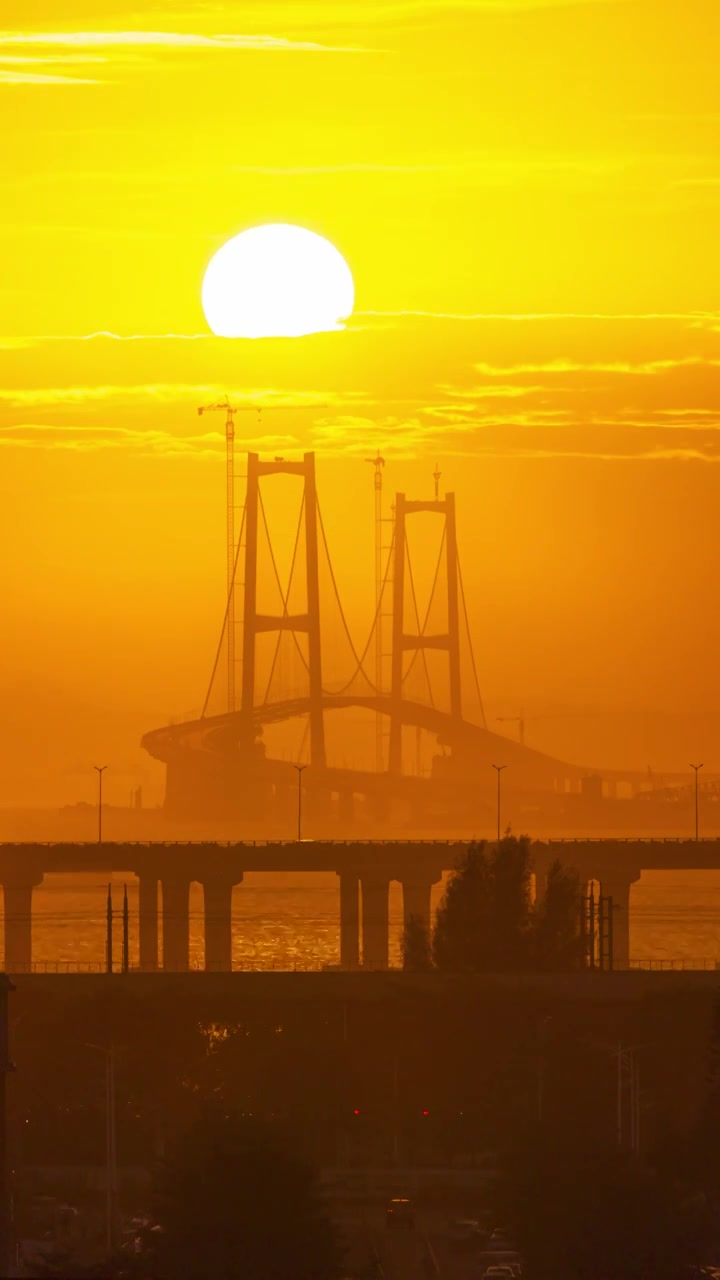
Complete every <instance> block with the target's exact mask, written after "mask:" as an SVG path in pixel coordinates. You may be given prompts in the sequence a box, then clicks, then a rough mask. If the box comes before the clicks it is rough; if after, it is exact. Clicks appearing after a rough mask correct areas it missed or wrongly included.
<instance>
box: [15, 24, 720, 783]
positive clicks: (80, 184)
mask: <svg viewBox="0 0 720 1280" xmlns="http://www.w3.org/2000/svg"><path fill="white" fill-rule="evenodd" d="M660 11H661V15H662V16H660ZM5 21H6V24H7V28H8V29H7V30H6V31H5V32H4V33H2V34H1V35H0V110H1V111H2V113H3V117H4V124H3V139H4V141H3V155H2V158H1V160H0V167H1V170H2V181H3V184H4V191H5V199H4V201H3V207H2V212H1V214H0V229H1V233H2V245H3V271H2V282H1V285H0V292H1V295H2V302H3V306H2V309H1V311H0V382H1V385H2V390H1V391H0V447H1V448H2V454H1V458H2V465H1V468H0V512H1V514H0V521H2V530H3V542H4V546H5V554H4V555H3V557H2V561H1V562H0V588H1V590H2V597H3V603H4V616H5V619H6V621H5V627H4V637H3V641H4V643H3V649H4V662H3V666H2V677H1V683H0V694H1V696H2V700H3V707H4V715H3V732H2V734H1V735H0V804H1V805H3V806H5V807H8V806H18V805H23V806H29V805H33V806H35V805H38V806H44V805H58V804H64V803H73V802H75V801H77V800H92V799H94V795H95V785H96V778H95V776H94V775H93V773H92V769H91V765H92V763H93V761H94V760H95V759H96V758H98V759H99V757H100V756H102V758H103V760H105V759H108V760H111V761H112V762H113V768H112V769H111V770H110V771H109V772H108V775H107V797H108V799H109V800H110V802H112V803H123V804H124V803H127V798H128V795H129V791H130V788H131V787H134V786H136V785H138V784H139V783H142V784H143V786H144V789H145V794H146V797H147V800H148V801H149V802H150V803H159V802H160V801H161V799H162V793H163V775H162V770H161V768H160V766H159V765H158V764H157V763H156V762H153V761H151V760H150V759H149V757H148V756H147V755H146V753H144V752H143V751H142V750H141V748H140V745H139V743H140V738H141V736H142V734H143V733H145V732H146V731H148V730H149V729H152V728H153V727H154V726H156V725H158V724H162V723H164V722H166V721H167V720H168V719H170V718H177V719H183V718H186V717H187V716H188V715H189V714H190V713H191V712H192V713H193V714H197V713H198V711H199V709H200V707H201V706H202V701H203V698H204V695H205V691H206V688H207V682H208V678H209V673H210V668H211V664H212V658H213V655H214V652H215V646H216V643H217V637H218V631H219V626H220V622H221V619H222V613H223V608H224V603H225V583H224V518H225V512H224V448H225V445H224V436H223V428H222V419H221V418H219V417H216V418H209V417H208V418H203V419H198V417H197V415H196V408H197V406H198V405H200V404H203V403H208V402H210V401H212V400H215V399H221V398H222V397H223V396H224V395H225V394H226V393H227V394H229V395H230V396H231V397H233V398H234V399H236V400H238V401H241V400H246V402H247V403H249V404H262V405H264V406H267V411H265V412H264V413H263V415H262V419H261V420H260V421H259V422H258V420H257V417H256V415H255V414H253V413H247V414H241V415H239V418H238V421H237V425H236V429H237V433H238V435H237V438H238V447H239V449H242V448H244V447H249V448H251V449H255V450H258V451H260V452H261V453H265V454H269V455H271V456H274V455H276V454H281V455H285V454H291V455H293V456H297V454H298V452H299V451H304V450H315V451H316V452H317V470H318V489H319V493H320V498H321V505H322V510H323V517H324V520H325V523H326V526H327V527H328V530H329V531H330V539H331V543H332V552H333V559H334V567H335V571H336V574H337V578H338V582H339V585H340V589H341V593H342V596H343V600H344V602H345V604H346V607H347V611H348V621H349V624H350V627H351V629H352V631H353V634H354V637H355V640H356V643H362V642H363V641H364V638H365V636H366V634H367V629H368V622H369V619H370V618H371V616H372V610H373V599H374V596H373V591H374V579H373V506H372V502H373V496H372V473H371V469H370V468H369V467H368V466H367V464H366V462H365V459H366V458H368V457H372V456H373V455H374V454H375V452H376V450H377V449H378V448H379V449H380V450H381V451H382V453H383V455H384V457H385V458H386V462H387V465H386V469H385V495H386V500H387V503H388V507H389V503H390V501H391V499H392V495H393V494H394V493H395V492H396V491H404V492H407V493H408V495H409V496H413V497H422V496H427V497H431V496H432V491H433V490H432V485H433V481H432V472H433V470H434V468H435V466H436V464H439V467H440V470H441V471H442V477H443V478H442V487H443V491H445V490H453V491H454V492H455V494H456V499H457V507H458V523H459V541H460V552H461V559H462V565H463V574H464V580H465V585H466V590H467V593H468V606H469V611H470V616H471V621H472V624H473V632H474V638H475V647H476V655H477V660H478V666H479V677H480V684H481V688H482V693H483V696H484V699H485V704H486V710H487V716H488V724H489V726H490V727H491V728H500V727H502V726H498V725H497V724H496V723H495V717H497V716H500V715H507V716H513V715H519V714H521V713H524V714H525V715H526V716H527V717H528V724H527V741H528V743H529V744H530V745H533V746H535V747H538V748H540V749H542V750H546V751H548V752H551V753H552V754H555V755H558V756H560V757H562V758H563V759H566V760H569V761H571V762H575V763H579V764H589V765H593V766H599V767H608V768H613V767H614V768H633V769H645V768H646V767H647V766H648V765H650V766H652V768H653V769H657V770H663V769H668V770H671V769H673V770H683V769H687V762H688V760H689V759H704V761H705V767H706V770H708V771H711V770H712V769H717V767H718V766H720V758H719V757H718V751H717V745H716V743H717V728H718V712H720V694H719V692H718V688H717V683H718V681H717V673H716V665H717V664H716V660H715V655H716V653H717V651H718V644H719V642H720V624H719V623H718V613H717V610H716V608H715V607H714V598H715V585H714V579H715V570H714V558H713V555H712V549H713V545H714V539H715V537H716V535H717V524H718V514H717V513H718V501H717V469H716V464H717V462H718V459H719V458H720V452H719V451H718V446H717V427H718V416H717V415H718V401H719V390H718V387H719V383H718V369H719V368H720V312H719V311H718V292H719V284H720V281H719V280H718V275H719V267H720V257H719V255H718V249H717V216H718V192H719V191H720V170H718V162H717V154H718V149H717V122H718V119H720V88H719V87H718V83H717V75H716V65H715V62H716V59H715V48H716V47H717V46H716V37H717V36H718V35H719V34H720V32H719V31H718V27H719V26H720V14H718V11H717V7H716V6H715V5H714V4H712V2H711V0H688V3H686V4H685V5H683V6H682V7H679V6H677V5H673V4H670V3H665V4H662V5H661V6H660V8H659V6H658V3H657V0H652V3H644V2H642V0H641V2H638V3H635V2H632V0H617V2H616V3H597V4H596V3H568V4H564V5H550V4H543V3H532V2H529V0H526V2H525V3H521V2H520V0H518V3H503V2H502V0H497V2H495V3H483V2H482V0H478V3H465V4H462V5H458V6H456V7H452V6H449V5H447V4H442V3H437V4H433V3H431V2H428V3H422V4H421V3H410V2H408V3H403V2H402V0H399V2H398V3H396V4H392V5H384V4H378V5H374V6H369V5H356V4H354V3H346V4H335V3H332V4H331V3H329V2H328V3H324V2H323V0H314V2H313V3H303V2H300V3H297V4H288V3H281V2H276V0H269V2H267V3H263V5H262V6H256V7H253V6H243V8H242V11H241V10H240V9H239V8H238V7H237V6H233V5H229V4H228V5H214V6H207V5H201V6H196V5H192V6H191V5H188V6H183V5H182V3H176V4H173V5H172V6H169V5H165V4H160V5H155V6H152V7H149V6H148V7H146V8H145V9H144V10H143V13H142V14H141V15H140V16H139V15H138V14H137V13H133V12H131V11H130V10H129V9H123V8H122V6H120V5H118V4H112V5H111V4H108V3H103V4H100V3H99V2H98V3H93V2H92V0H86V2H85V3H83V4H79V3H78V4H76V5H74V6H73V15H72V21H70V20H69V19H68V21H67V22H63V21H61V19H60V17H59V15H58V10H57V6H56V5H52V4H50V3H49V0H45V2H43V0H32V2H31V3H28V2H26V3H23V4H22V6H21V5H19V4H17V5H14V6H12V5H11V11H10V12H9V13H7V14H6V18H5ZM268 221H289V222H293V223H297V224H298V225H302V226H306V227H308V228H310V229H312V230H315V231H317V232H318V233H320V234H322V235H324V236H326V237H327V238H328V239H330V241H331V242H332V243H333V244H335V245H336V246H337V248H338V249H339V250H340V252H341V253H342V254H343V256H344V257H345V258H346V260H347V262H348V263H349V264H350V267H351V269H352V272H353V276H354V279H355V284H356V311H355V314H354V316H353V318H352V319H351V320H350V322H349V324H348V326H347V330H346V331H345V332H344V333H332V334H322V335H317V336H315V337H306V338H303V339H301V340H275V341H256V342H253V343H244V342H242V341H224V340H220V339H216V338H213V337H211V336H209V334H208V332H207V327H206V324H205V321H204V317H203V314H202V308H201V300H200V285H201V281H202V277H203V273H204V270H205V268H206V266H207V263H208V261H209V259H210V257H211V256H212V254H213V253H214V252H215V250H216V249H217V248H218V247H219V246H220V245H221V244H222V243H223V242H224V241H225V240H226V239H228V238H229V237H230V236H232V235H234V234H236V233H237V232H238V231H239V230H242V229H243V228H244V227H247V226H252V225H256V224H260V223H263V222H268ZM303 402H304V403H306V404H308V405H317V404H324V405H327V408H324V409H322V410H319V409H317V408H312V409H311V408H308V409H306V410H304V411H303V410H298V409H293V411H292V412H291V413H290V412H288V413H286V414H284V413H283V411H282V407H281V406H282V404H283V403H287V404H292V405H298V404H302V403H303ZM273 406H274V407H273ZM270 409H271V410H272V411H270ZM275 518H276V520H277V528H278V540H279V542H280V543H282V544H284V543H285V542H287V541H290V542H291V540H292V532H293V529H294V521H295V520H296V512H295V508H294V507H293V506H292V505H291V504H290V503H288V504H287V505H286V506H285V505H283V503H282V502H280V503H278V504H276V510H275ZM283 554H285V553H283ZM288 554H289V552H288ZM334 635H337V651H335V650H334V647H333V644H334V641H333V638H332V637H333V636H334ZM344 655H345V650H344V649H342V648H341V639H340V631H339V627H338V626H337V621H336V622H335V630H334V631H331V632H330V633H328V632H327V631H326V635H325V638H324V662H325V668H326V671H327V672H328V675H329V677H332V676H333V674H334V673H337V674H339V675H341V674H342V669H343V667H344V663H345V656H344ZM468 712H469V714H472V707H471V706H469V707H468ZM532 716H536V717H537V719H536V720H532V722H531V720H530V717H532ZM504 728H505V731H506V732H507V733H508V736H512V735H514V733H515V727H514V726H513V725H511V724H508V725H506V726H504ZM346 732H347V741H346V742H345V743H343V741H342V738H341V740H340V741H339V744H338V747H337V749H338V752H339V753H341V754H342V753H343V752H344V753H345V754H346V755H347V754H348V753H349V752H350V751H351V748H352V742H351V739H352V729H351V728H348V730H347V731H346ZM288 750H289V748H288Z"/></svg>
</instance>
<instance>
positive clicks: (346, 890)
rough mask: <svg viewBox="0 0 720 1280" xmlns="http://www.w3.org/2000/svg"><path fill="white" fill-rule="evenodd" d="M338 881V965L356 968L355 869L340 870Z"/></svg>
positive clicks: (358, 923) (357, 910)
mask: <svg viewBox="0 0 720 1280" xmlns="http://www.w3.org/2000/svg"><path fill="white" fill-rule="evenodd" d="M338 879H339V881H340V967H341V968H342V969H357V967H358V965H359V964H360V901H359V885H360V882H359V879H358V876H357V872H355V871H341V872H340V873H339V875H338Z"/></svg>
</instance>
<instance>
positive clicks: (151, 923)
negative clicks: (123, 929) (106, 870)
mask: <svg viewBox="0 0 720 1280" xmlns="http://www.w3.org/2000/svg"><path fill="white" fill-rule="evenodd" d="M138 897H139V910H138V916H139V920H138V927H139V944H140V968H141V969H142V970H143V972H144V973H155V972H156V970H157V968H158V950H159V939H158V922H159V917H158V878H157V873H155V874H154V875H153V874H151V873H150V872H146V873H144V874H141V875H139V876H138Z"/></svg>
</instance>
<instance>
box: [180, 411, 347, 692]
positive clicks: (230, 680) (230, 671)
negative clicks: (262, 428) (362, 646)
mask: <svg viewBox="0 0 720 1280" xmlns="http://www.w3.org/2000/svg"><path fill="white" fill-rule="evenodd" d="M326 408H327V405H324V404H278V405H257V404H237V405H233V404H231V403H230V400H229V398H228V396H226V397H225V399H224V400H221V401H219V402H218V403H217V404H205V405H201V407H200V408H199V409H198V415H199V416H200V417H202V415H203V414H204V413H224V414H225V453H226V504H227V510H226V515H225V520H226V526H225V527H226V534H225V544H226V545H225V549H226V563H227V614H226V627H227V709H228V711H230V712H233V711H235V709H236V708H235V555H236V551H237V548H236V545H235V414H236V413H255V414H257V420H258V426H259V425H260V423H261V422H262V413H263V409H283V410H286V409H326Z"/></svg>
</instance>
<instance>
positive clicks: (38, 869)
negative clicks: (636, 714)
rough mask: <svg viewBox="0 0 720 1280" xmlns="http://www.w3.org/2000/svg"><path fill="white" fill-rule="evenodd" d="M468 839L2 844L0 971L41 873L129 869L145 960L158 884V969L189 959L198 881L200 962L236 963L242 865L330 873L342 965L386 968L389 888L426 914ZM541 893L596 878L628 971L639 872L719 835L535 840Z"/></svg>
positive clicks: (705, 865)
mask: <svg viewBox="0 0 720 1280" xmlns="http://www.w3.org/2000/svg"><path fill="white" fill-rule="evenodd" d="M470 843H471V842H470V841H442V840H408V841H403V840H387V841H380V840H363V841H352V840H348V841H321V840H303V841H282V842H270V841H268V842H266V843H262V842H260V841H253V842H238V843H227V844H220V843H210V842H206V841H188V842H187V843H179V842H176V843H166V842H147V843H111V842H103V843H102V844H98V843H93V844H91V843H88V844H76V843H73V844H69V843H68V844H38V843H30V842H27V843H18V844H0V884H2V886H3V906H4V917H5V970H6V972H9V973H23V972H28V971H29V970H30V969H31V966H32V897H33V889H34V888H35V887H36V886H37V885H39V884H41V883H42V881H43V878H44V876H45V875H46V874H54V873H59V872H66V873H67V872H105V873H111V872H114V871H117V872H126V873H132V874H134V875H136V876H137V878H138V887H139V944H140V947H139V950H140V968H141V969H142V970H144V971H146V972H152V971H155V970H157V969H158V968H159V946H158V924H159V895H158V886H159V885H161V886H162V921H163V968H164V969H165V970H166V971H168V970H169V971H172V972H182V971H184V970H186V969H187V968H188V966H189V936H190V921H189V896H190V884H191V883H192V882H195V881H197V882H198V883H200V884H201V885H202V886H203V892H204V915H205V967H206V969H208V970H213V971H219V972H226V971H229V970H231V969H232V913H231V905H232V891H233V887H234V886H235V885H239V884H241V883H242V879H243V875H244V873H245V872H246V871H248V872H249V871H252V872H262V871H273V872H285V873H288V874H290V873H292V872H311V871H315V872H318V871H324V872H334V873H335V874H336V875H337V876H338V881H339V888H340V895H339V896H340V964H341V967H342V968H343V969H350V970H352V969H357V968H359V967H360V941H361V937H362V967H363V968H365V969H386V968H387V966H388V887H389V884H390V881H391V880H397V881H399V882H400V884H401V885H402V889H403V906H404V916H405V921H406V923H407V921H408V920H409V918H410V917H411V916H414V917H419V918H420V919H421V920H422V921H424V922H425V924H427V925H429V922H430V895H431V890H432V886H433V884H435V883H437V882H438V881H439V880H440V879H441V877H442V874H443V872H444V871H449V870H451V869H452V868H453V867H454V866H455V865H456V863H457V861H458V859H459V857H460V856H461V855H462V853H463V852H464V850H465V849H466V848H467V847H468V846H469V844H470ZM532 852H533V861H534V866H535V881H536V893H537V896H538V898H541V897H542V894H543V886H544V882H545V879H546V876H547V871H548V868H549V867H550V865H551V864H552V862H553V861H555V859H559V860H560V861H561V862H562V863H564V864H565V865H567V866H571V867H573V868H575V869H576V870H577V871H578V872H579V873H580V876H581V879H583V880H584V881H589V880H596V881H599V882H600V884H601V885H602V892H603V893H604V894H606V895H609V896H610V897H612V900H613V907H614V960H615V966H616V967H617V968H627V967H628V965H629V954H630V888H631V885H632V884H633V883H634V882H635V881H637V880H639V878H640V876H641V874H642V872H643V871H644V870H647V871H650V870H653V871H655V870H665V871H679V870H686V871H690V870H692V871H707V870H713V871H716V870H720V840H718V839H712V840H697V841H696V840H635V839H629V840H616V839H595V840H557V841H535V842H534V843H533V846H532Z"/></svg>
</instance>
